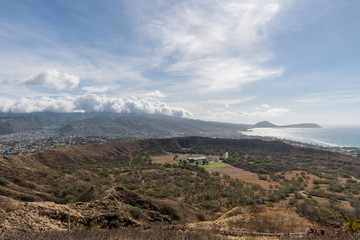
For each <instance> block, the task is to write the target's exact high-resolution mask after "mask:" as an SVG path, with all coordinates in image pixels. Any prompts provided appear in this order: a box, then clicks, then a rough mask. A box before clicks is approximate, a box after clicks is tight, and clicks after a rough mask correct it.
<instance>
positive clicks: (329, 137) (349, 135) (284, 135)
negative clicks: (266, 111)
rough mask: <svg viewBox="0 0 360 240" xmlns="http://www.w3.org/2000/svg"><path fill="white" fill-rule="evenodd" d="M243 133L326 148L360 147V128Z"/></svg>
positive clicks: (257, 130) (265, 129) (299, 129)
mask: <svg viewBox="0 0 360 240" xmlns="http://www.w3.org/2000/svg"><path fill="white" fill-rule="evenodd" d="M241 133H243V134H245V135H248V136H260V137H275V138H278V139H284V140H291V141H297V142H302V143H309V144H315V145H320V146H325V147H335V146H340V147H360V126H359V127H324V128H253V129H250V130H248V131H246V132H241Z"/></svg>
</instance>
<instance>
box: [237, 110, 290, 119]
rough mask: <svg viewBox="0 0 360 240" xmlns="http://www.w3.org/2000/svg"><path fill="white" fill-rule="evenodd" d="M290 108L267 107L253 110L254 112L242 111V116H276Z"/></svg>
mask: <svg viewBox="0 0 360 240" xmlns="http://www.w3.org/2000/svg"><path fill="white" fill-rule="evenodd" d="M289 111H290V109H287V108H268V109H266V110H263V111H255V112H242V113H241V116H242V117H249V118H264V117H277V116H280V115H283V114H285V113H287V112H289Z"/></svg>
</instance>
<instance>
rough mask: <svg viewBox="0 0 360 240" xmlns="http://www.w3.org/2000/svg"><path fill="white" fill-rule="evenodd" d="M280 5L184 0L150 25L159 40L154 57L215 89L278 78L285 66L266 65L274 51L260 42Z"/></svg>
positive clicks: (163, 66)
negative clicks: (267, 49)
mask: <svg viewBox="0 0 360 240" xmlns="http://www.w3.org/2000/svg"><path fill="white" fill-rule="evenodd" d="M280 10H281V1H278V0H270V1H264V0H254V1H235V0H232V1H212V0H208V1H206V0H204V1H181V3H179V4H175V5H174V6H173V7H172V8H170V9H168V11H165V12H162V14H161V15H160V16H159V17H158V19H156V20H155V21H153V22H151V24H150V27H149V28H148V29H150V31H151V32H152V33H153V36H154V38H155V39H157V40H158V41H159V42H160V46H159V49H158V51H157V55H156V57H155V58H156V61H155V62H157V64H158V67H159V68H161V69H163V70H165V71H167V72H168V73H170V74H173V75H174V76H182V77H184V78H186V79H188V84H190V85H194V84H195V85H196V86H197V87H202V88H204V87H205V88H206V90H213V91H219V90H228V89H234V88H235V89H236V88H241V87H242V86H243V85H244V84H249V83H252V82H254V81H258V80H263V79H266V78H273V77H278V76H280V75H281V74H282V69H280V68H268V67H263V66H262V65H263V63H264V62H265V61H267V60H269V59H270V58H271V54H270V53H268V52H267V51H266V50H265V48H264V47H262V45H261V43H263V42H264V41H265V40H267V39H268V35H269V34H268V27H269V24H270V23H271V21H272V20H273V19H274V18H275V17H276V15H277V14H278V12H279V11H280ZM148 31H149V30H148ZM154 33H155V35H154ZM159 33H160V34H159ZM194 89H196V88H194Z"/></svg>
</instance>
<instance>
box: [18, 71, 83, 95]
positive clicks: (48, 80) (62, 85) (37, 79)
mask: <svg viewBox="0 0 360 240" xmlns="http://www.w3.org/2000/svg"><path fill="white" fill-rule="evenodd" d="M23 83H24V84H26V85H31V86H42V87H46V88H56V89H58V90H64V89H73V88H75V87H77V85H78V84H79V83H80V78H79V77H77V76H75V75H71V74H68V73H62V72H58V71H57V70H56V69H50V70H46V71H44V72H42V73H40V74H38V75H36V76H34V77H30V78H28V79H27V80H25V81H24V82H23Z"/></svg>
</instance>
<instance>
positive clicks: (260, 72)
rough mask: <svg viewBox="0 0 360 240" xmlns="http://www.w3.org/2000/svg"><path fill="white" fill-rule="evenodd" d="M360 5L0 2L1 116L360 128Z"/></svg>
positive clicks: (324, 0) (312, 0) (267, 0)
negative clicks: (104, 114) (106, 115)
mask: <svg viewBox="0 0 360 240" xmlns="http://www.w3.org/2000/svg"><path fill="white" fill-rule="evenodd" d="M359 10H360V2H359V1H356V0H348V1H341V0H303V1H291V0H252V1H242V0H227V1H217V0H202V1H191V0H188V1H185V0H184V1H180V0H177V1H175V0H154V1H146V0H132V1H130V0H123V1H120V0H118V1H115V0H102V1H100V0H98V1H94V0H88V1H80V0H79V1H55V0H32V1H25V0H24V1H17V0H12V1H7V0H0V53H1V54H0V111H4V112H34V111H56V112H84V111H112V112H139V113H156V114H167V115H175V116H184V117H192V118H196V119H202V120H215V121H224V122H235V123H255V122H257V121H261V120H269V121H272V122H274V123H277V124H290V123H299V122H316V123H319V124H323V125H359V124H360V122H359V119H360V110H359V109H360V94H359V92H360V81H359V76H360V68H359V66H360V44H359V42H360V30H359V24H360V16H359V14H358V12H359Z"/></svg>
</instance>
